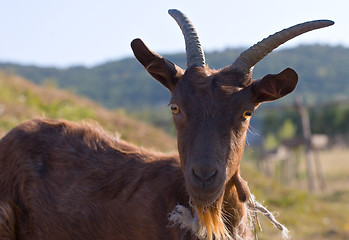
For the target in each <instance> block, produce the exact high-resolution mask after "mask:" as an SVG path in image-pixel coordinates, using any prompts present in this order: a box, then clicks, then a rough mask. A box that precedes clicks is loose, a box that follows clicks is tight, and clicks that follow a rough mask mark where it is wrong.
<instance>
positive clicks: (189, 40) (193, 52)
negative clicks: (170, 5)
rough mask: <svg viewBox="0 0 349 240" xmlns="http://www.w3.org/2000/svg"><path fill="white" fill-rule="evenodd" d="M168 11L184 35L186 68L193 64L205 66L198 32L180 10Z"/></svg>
mask: <svg viewBox="0 0 349 240" xmlns="http://www.w3.org/2000/svg"><path fill="white" fill-rule="evenodd" d="M168 13H169V14H170V15H171V16H172V17H173V18H174V19H175V20H176V22H177V24H178V25H179V27H180V28H181V30H182V33H183V35H184V40H185V51H186V54H187V68H190V67H193V66H197V67H205V65H206V62H205V55H204V51H203V50H202V47H201V44H200V40H199V37H198V34H197V33H196V30H195V28H194V26H193V24H192V23H191V21H190V20H189V19H188V18H187V17H186V16H185V15H184V14H183V13H182V12H180V11H178V10H176V9H170V10H168Z"/></svg>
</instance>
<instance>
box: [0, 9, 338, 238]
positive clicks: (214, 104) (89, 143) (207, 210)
mask: <svg viewBox="0 0 349 240" xmlns="http://www.w3.org/2000/svg"><path fill="white" fill-rule="evenodd" d="M169 13H170V14H171V15H172V16H173V17H174V18H175V19H176V21H177V22H178V24H179V25H180V27H181V29H182V31H183V34H184V37H185V42H186V49H187V63H188V66H187V70H186V71H184V70H182V69H180V68H179V67H178V66H176V65H175V64H173V63H171V62H170V61H168V60H167V59H165V58H163V57H161V56H160V55H158V54H156V53H154V52H152V51H151V50H149V49H148V48H147V47H146V46H145V45H144V44H143V42H142V41H141V40H139V39H136V40H134V41H133V42H132V44H131V46H132V49H133V51H134V54H135V56H136V58H137V59H138V60H139V61H140V62H141V64H143V65H144V67H145V68H146V69H147V71H148V72H149V73H150V74H151V75H152V76H153V77H154V78H155V79H157V80H158V81H159V82H161V83H162V84H163V85H164V86H165V87H167V88H168V89H169V90H170V92H171V95H172V97H171V101H170V105H171V110H172V113H173V120H174V123H175V126H176V129H177V137H178V151H179V156H177V155H165V154H159V153H154V152H150V151H147V150H144V149H141V148H137V147H135V146H131V145H129V144H127V143H125V142H123V141H122V140H119V139H116V138H114V137H111V136H109V135H107V134H106V133H104V132H103V130H101V129H100V128H99V127H97V126H93V125H91V124H86V123H71V122H67V121H64V120H31V121H28V122H25V123H23V124H21V125H19V126H17V127H16V128H14V129H13V130H12V131H10V132H9V133H8V134H7V135H6V136H5V137H4V138H2V139H1V141H0V238H1V239H11V240H14V239H17V240H21V239H26V240H34V239H35V240H37V239H40V240H41V239H42V240H45V239H47V240H56V239H57V240H58V239H59V240H62V239H74V240H79V239H83V240H89V239H126V240H127V239H130V240H133V239H153V240H156V239H158V240H160V239H161V240H163V239H198V238H199V239H213V238H214V239H250V238H252V237H253V236H252V233H251V229H250V223H249V222H248V221H249V218H248V215H249V214H248V212H247V210H248V209H251V210H252V211H255V210H257V209H258V210H261V211H264V212H265V215H267V216H269V217H270V219H271V220H272V222H274V224H276V225H277V226H278V227H279V228H280V229H283V227H282V226H281V225H279V224H278V223H277V222H276V221H275V219H274V218H273V217H272V216H270V214H269V213H268V212H266V210H265V208H263V207H262V206H260V205H259V204H258V203H257V202H256V201H254V198H253V196H252V195H250V192H249V189H248V187H247V185H246V183H245V181H244V180H243V179H242V178H241V176H240V160H241V157H242V154H243V150H244V145H245V140H246V132H247V128H248V125H249V120H250V117H251V115H252V113H253V112H254V110H255V109H256V108H257V107H258V105H259V104H260V103H261V102H264V101H272V100H275V99H278V98H280V97H283V96H285V95H286V94H288V93H290V92H292V91H293V90H294V88H295V86H296V84H297V79H298V76H297V74H296V72H295V71H294V70H292V69H289V68H288V69H285V70H284V71H282V72H281V73H279V74H275V75H267V76H265V77H264V78H262V79H260V80H257V81H252V79H251V77H252V68H253V66H254V65H255V64H256V63H257V62H258V61H260V60H261V59H262V58H263V57H264V56H266V55H267V54H268V53H269V52H270V51H272V50H273V49H274V48H276V47H277V46H279V45H280V44H282V43H284V42H286V41H287V40H289V39H291V38H293V37H295V36H297V35H299V34H302V33H304V32H307V31H310V30H313V29H317V28H321V27H325V26H329V25H331V24H333V22H331V21H326V20H323V21H314V22H308V23H304V24H301V25H297V26H294V27H292V28H289V29H286V30H283V31H281V32H279V33H276V34H275V35H272V36H270V37H268V38H267V39H264V40H263V41H262V42H261V43H258V44H256V45H255V46H253V47H251V48H250V49H249V50H247V51H245V52H244V53H242V54H241V55H240V57H239V58H238V59H237V60H236V61H235V62H234V63H233V64H232V65H231V66H229V67H226V68H224V69H222V70H220V71H214V70H210V69H209V68H208V67H207V66H206V64H205V59H204V55H203V52H202V49H201V47H200V43H199V40H198V37H197V35H196V32H195V30H194V27H193V26H192V24H191V23H190V21H189V20H188V19H187V18H186V17H185V16H184V15H183V14H182V13H181V12H179V11H177V10H170V12H169ZM250 217H252V219H253V218H254V213H253V212H252V214H251V215H250Z"/></svg>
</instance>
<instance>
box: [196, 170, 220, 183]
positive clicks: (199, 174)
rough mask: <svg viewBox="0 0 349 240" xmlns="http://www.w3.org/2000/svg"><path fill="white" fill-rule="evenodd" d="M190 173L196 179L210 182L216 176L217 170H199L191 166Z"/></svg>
mask: <svg viewBox="0 0 349 240" xmlns="http://www.w3.org/2000/svg"><path fill="white" fill-rule="evenodd" d="M192 174H193V176H194V178H195V179H196V180H199V181H202V182H204V183H205V182H207V183H211V182H213V181H214V179H215V178H216V176H217V170H200V169H196V168H193V169H192Z"/></svg>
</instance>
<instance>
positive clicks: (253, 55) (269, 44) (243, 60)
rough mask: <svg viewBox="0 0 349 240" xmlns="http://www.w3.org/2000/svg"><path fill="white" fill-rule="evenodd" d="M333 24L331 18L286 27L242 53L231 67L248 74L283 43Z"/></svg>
mask: <svg viewBox="0 0 349 240" xmlns="http://www.w3.org/2000/svg"><path fill="white" fill-rule="evenodd" d="M333 24H334V22H333V21H330V20H317V21H310V22H305V23H301V24H298V25H295V26H293V27H290V28H286V29H284V30H282V31H280V32H277V33H275V34H273V35H270V36H269V37H267V38H265V39H263V40H262V41H260V42H258V43H257V44H255V45H253V46H252V47H250V48H249V49H247V50H246V51H244V52H243V53H241V55H240V56H239V57H238V58H237V59H236V60H235V61H234V63H233V64H232V65H231V67H232V68H233V69H235V70H238V71H240V72H242V73H244V74H248V73H250V72H251V71H252V69H253V66H254V65H256V64H257V63H258V62H259V61H260V60H262V59H263V58H264V57H265V56H266V55H268V54H269V53H270V52H271V51H273V50H274V49H275V48H277V47H278V46H280V45H281V44H283V43H285V42H287V41H288V40H290V39H292V38H294V37H297V36H299V35H301V34H303V33H306V32H309V31H311V30H315V29H319V28H323V27H328V26H331V25H333Z"/></svg>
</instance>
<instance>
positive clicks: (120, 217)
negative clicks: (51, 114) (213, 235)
mask: <svg viewBox="0 0 349 240" xmlns="http://www.w3.org/2000/svg"><path fill="white" fill-rule="evenodd" d="M186 203H188V197H187V194H186V191H185V187H184V180H183V176H182V173H181V170H180V166H179V162H178V160H177V157H174V156H166V155H160V154H156V153H151V152H147V151H146V150H142V149H139V148H136V147H133V146H131V145H128V144H126V143H124V142H122V141H120V140H118V139H117V138H114V137H111V136H109V135H107V134H106V133H104V132H103V131H102V130H101V129H100V128H99V127H98V126H96V125H91V124H86V123H79V124H77V123H70V122H67V121H53V120H32V121H28V122H26V123H23V124H21V125H19V126H18V127H16V128H14V129H13V130H12V131H11V132H9V133H8V134H7V135H6V136H5V137H4V138H3V139H1V141H0V237H2V238H4V239H27V240H30V239H43V240H44V239H50V240H54V239H77V240H78V239H84V240H88V239H172V238H173V239H178V238H181V237H184V238H185V237H188V238H191V237H190V236H185V235H183V234H181V233H180V231H179V230H178V229H176V228H173V227H171V226H169V222H168V214H169V213H170V212H171V211H172V210H173V209H174V207H175V206H176V204H182V205H187V204H186ZM5 237H6V238H5Z"/></svg>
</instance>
